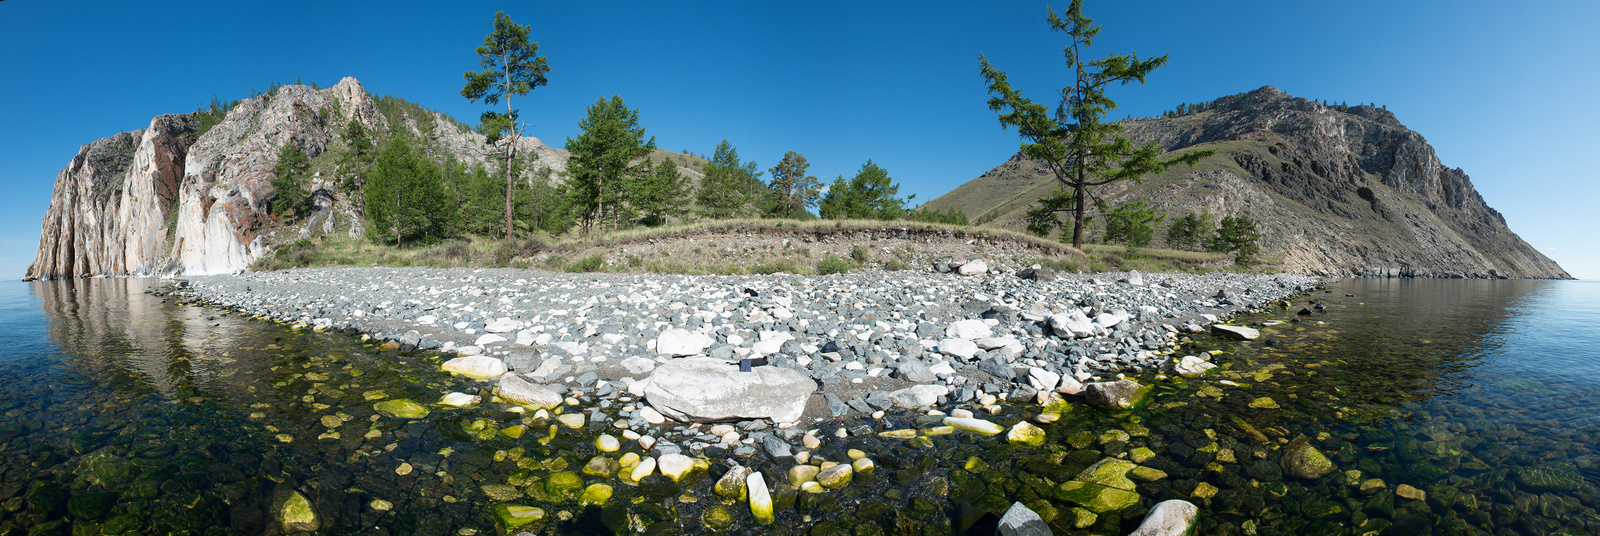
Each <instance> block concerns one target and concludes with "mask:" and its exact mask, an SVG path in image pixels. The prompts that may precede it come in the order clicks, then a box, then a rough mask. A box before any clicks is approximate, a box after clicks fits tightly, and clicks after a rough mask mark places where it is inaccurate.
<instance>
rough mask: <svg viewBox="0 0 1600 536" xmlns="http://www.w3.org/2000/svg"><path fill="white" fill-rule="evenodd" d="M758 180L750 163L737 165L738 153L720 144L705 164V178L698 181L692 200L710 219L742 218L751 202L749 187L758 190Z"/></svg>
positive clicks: (752, 164)
mask: <svg viewBox="0 0 1600 536" xmlns="http://www.w3.org/2000/svg"><path fill="white" fill-rule="evenodd" d="M760 176H761V171H759V170H757V168H756V163H755V162H754V161H751V162H742V161H740V160H739V151H738V150H737V149H734V148H733V144H731V143H728V140H722V142H721V143H718V144H717V149H716V151H714V152H713V154H712V155H711V162H709V163H707V164H706V172H705V177H704V178H702V179H700V192H699V194H698V195H697V196H696V201H698V202H699V204H700V210H701V211H702V212H704V213H705V215H706V216H707V217H711V218H732V217H734V216H738V215H740V214H743V213H744V212H745V205H746V204H748V203H750V202H751V201H752V200H754V199H755V191H754V188H753V187H754V186H762V185H761V180H760V178H759V177H760Z"/></svg>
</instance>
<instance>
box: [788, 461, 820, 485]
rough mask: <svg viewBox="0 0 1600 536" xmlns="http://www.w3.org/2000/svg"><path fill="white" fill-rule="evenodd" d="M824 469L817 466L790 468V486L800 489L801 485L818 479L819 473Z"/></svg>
mask: <svg viewBox="0 0 1600 536" xmlns="http://www.w3.org/2000/svg"><path fill="white" fill-rule="evenodd" d="M821 472H822V469H821V468H820V467H817V466H815V465H796V466H794V467H790V468H789V485H791V486H795V487H799V486H800V485H801V484H804V483H806V482H811V481H813V480H816V479H817V473H821Z"/></svg>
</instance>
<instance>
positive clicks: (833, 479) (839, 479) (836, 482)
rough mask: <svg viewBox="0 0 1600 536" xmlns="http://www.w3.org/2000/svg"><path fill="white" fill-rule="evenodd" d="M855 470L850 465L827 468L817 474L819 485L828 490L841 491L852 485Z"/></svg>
mask: <svg viewBox="0 0 1600 536" xmlns="http://www.w3.org/2000/svg"><path fill="white" fill-rule="evenodd" d="M854 473H855V470H854V469H853V468H852V467H851V466H850V465H848V464H843V463H841V464H839V465H835V466H832V467H827V468H825V469H823V470H822V471H821V472H819V473H817V483H818V484H822V487H824V488H828V489H839V488H842V487H845V486H846V485H849V484H850V479H851V478H852V477H853V476H854Z"/></svg>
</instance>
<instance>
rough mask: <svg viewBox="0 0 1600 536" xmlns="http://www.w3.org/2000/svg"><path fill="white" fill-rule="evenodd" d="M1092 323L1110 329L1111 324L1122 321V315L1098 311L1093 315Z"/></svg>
mask: <svg viewBox="0 0 1600 536" xmlns="http://www.w3.org/2000/svg"><path fill="white" fill-rule="evenodd" d="M1094 323H1095V325H1097V326H1100V327H1102V328H1105V329H1111V327H1112V326H1115V325H1117V324H1120V323H1122V317H1121V316H1120V315H1114V314H1111V313H1100V314H1099V315H1097V316H1095V317H1094Z"/></svg>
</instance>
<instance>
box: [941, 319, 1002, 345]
mask: <svg viewBox="0 0 1600 536" xmlns="http://www.w3.org/2000/svg"><path fill="white" fill-rule="evenodd" d="M992 335H994V330H991V329H989V324H987V323H985V322H984V321H982V320H976V319H967V320H957V321H955V322H951V323H950V327H947V328H944V336H945V337H948V338H951V339H966V340H969V341H974V340H978V339H983V338H987V337H989V336H992Z"/></svg>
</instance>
